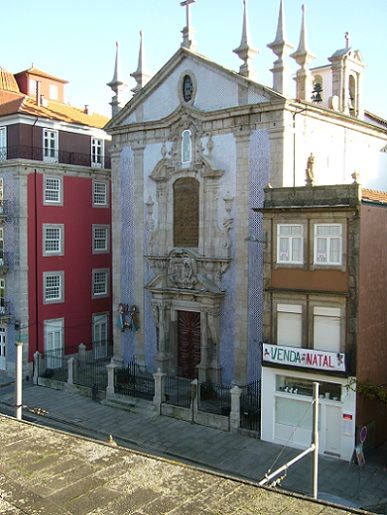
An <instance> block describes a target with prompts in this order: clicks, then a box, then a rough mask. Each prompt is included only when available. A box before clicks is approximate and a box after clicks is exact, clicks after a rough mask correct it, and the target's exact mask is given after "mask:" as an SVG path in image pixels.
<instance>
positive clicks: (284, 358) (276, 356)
mask: <svg viewBox="0 0 387 515" xmlns="http://www.w3.org/2000/svg"><path fill="white" fill-rule="evenodd" d="M263 361H266V362H268V363H277V364H278V365H290V366H292V367H304V368H312V369H318V370H326V371H327V372H329V371H331V372H334V371H335V372H338V371H340V372H345V354H344V353H342V352H325V351H323V350H313V349H299V348H295V347H281V346H280V345H271V344H270V343H264V344H263Z"/></svg>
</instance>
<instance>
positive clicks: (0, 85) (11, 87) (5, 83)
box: [0, 68, 20, 93]
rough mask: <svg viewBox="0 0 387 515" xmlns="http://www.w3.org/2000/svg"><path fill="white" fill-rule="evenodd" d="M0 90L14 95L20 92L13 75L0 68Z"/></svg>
mask: <svg viewBox="0 0 387 515" xmlns="http://www.w3.org/2000/svg"><path fill="white" fill-rule="evenodd" d="M0 90H5V91H13V92H15V93H19V91H20V90H19V86H18V84H17V82H16V79H15V77H14V75H13V74H12V73H11V72H9V71H8V70H5V69H4V68H0Z"/></svg>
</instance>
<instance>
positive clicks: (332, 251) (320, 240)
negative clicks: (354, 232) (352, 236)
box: [314, 224, 342, 265]
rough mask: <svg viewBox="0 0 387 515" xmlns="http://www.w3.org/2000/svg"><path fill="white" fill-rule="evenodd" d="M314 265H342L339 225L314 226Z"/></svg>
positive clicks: (340, 229) (340, 228)
mask: <svg viewBox="0 0 387 515" xmlns="http://www.w3.org/2000/svg"><path fill="white" fill-rule="evenodd" d="M314 264H315V265H341V264H342V225H341V224H316V225H315V226H314Z"/></svg>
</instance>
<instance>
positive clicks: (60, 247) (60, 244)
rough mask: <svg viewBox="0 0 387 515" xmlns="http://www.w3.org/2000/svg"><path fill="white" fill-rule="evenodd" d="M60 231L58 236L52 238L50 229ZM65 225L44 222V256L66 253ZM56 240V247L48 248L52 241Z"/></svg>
mask: <svg viewBox="0 0 387 515" xmlns="http://www.w3.org/2000/svg"><path fill="white" fill-rule="evenodd" d="M53 230H55V231H58V237H57V238H52V237H50V235H49V234H48V233H49V231H53ZM63 235H64V225H63V224H43V238H42V240H43V256H63V254H64V237H63ZM54 242H56V245H55V248H54V249H53V248H51V249H50V248H48V247H49V246H50V243H51V244H52V243H54Z"/></svg>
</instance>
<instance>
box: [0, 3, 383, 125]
mask: <svg viewBox="0 0 387 515" xmlns="http://www.w3.org/2000/svg"><path fill="white" fill-rule="evenodd" d="M279 1H280V0H248V4H247V5H248V15H249V26H250V36H251V41H250V44H251V45H252V46H254V47H255V48H258V49H259V53H258V54H257V55H256V56H255V57H254V59H253V61H252V63H251V64H252V68H253V69H254V72H255V74H256V80H257V82H260V83H261V84H264V85H266V86H270V87H271V86H272V74H271V72H270V68H271V67H272V65H273V61H274V60H275V56H274V54H273V53H272V51H271V50H270V49H269V48H267V46H266V45H267V44H268V43H270V42H272V41H273V40H274V39H275V34H276V29H277V20H278V9H279ZM303 2H304V3H305V4H306V7H307V11H306V20H307V39H308V47H309V50H310V51H311V52H312V53H313V54H314V55H315V56H316V59H315V60H314V61H313V62H312V63H311V64H310V66H311V67H313V66H320V65H324V64H328V61H327V58H328V57H329V56H330V55H332V54H333V53H334V52H335V51H336V50H337V49H339V48H343V47H344V46H345V39H344V33H345V32H347V31H348V32H349V33H350V37H351V46H352V47H353V48H354V49H356V50H357V49H358V50H360V53H361V55H362V58H363V60H364V62H365V63H366V68H365V71H364V105H365V108H366V109H367V110H369V111H371V112H373V113H375V114H378V115H379V116H382V117H384V118H386V119H387V101H386V94H385V93H386V90H387V88H386V85H387V57H386V54H387V52H386V49H387V28H386V19H387V0H367V1H365V0H309V1H306V2H305V0H285V13H286V26H287V34H288V40H289V41H290V42H291V43H292V44H293V45H294V46H295V48H296V47H297V45H298V41H299V34H300V24H301V4H302V3H303ZM242 15H243V0H196V2H195V3H194V4H192V5H191V24H192V27H193V28H194V30H195V41H196V51H197V52H199V53H200V54H202V55H204V56H206V57H207V58H209V59H211V60H213V61H216V62H217V63H218V64H220V65H222V66H224V67H226V68H229V69H231V70H234V71H238V70H239V66H240V64H241V61H240V60H239V58H238V57H237V56H236V55H235V54H234V53H233V52H232V50H233V49H234V48H237V47H238V46H239V44H240V40H241V33H242ZM1 17H2V24H1V30H0V49H1V51H0V67H2V68H5V69H7V70H9V71H11V72H13V73H17V72H19V71H22V70H25V69H27V68H29V67H30V66H31V64H32V63H33V65H34V66H35V67H37V68H40V69H41V70H44V71H45V72H47V73H49V74H51V75H55V76H57V77H60V78H62V79H65V80H68V81H69V84H68V85H67V86H66V89H65V100H66V102H69V103H71V104H73V105H76V106H79V107H83V106H84V105H85V104H88V105H89V106H90V108H91V109H92V110H93V111H95V112H98V113H100V114H105V115H107V116H109V115H110V112H111V111H110V109H111V108H110V106H109V102H110V100H111V97H112V94H113V93H112V91H111V90H110V88H108V86H106V83H107V82H109V81H110V80H111V79H112V77H113V70H114V59H115V48H116V47H115V44H116V41H118V42H119V48H120V68H121V77H120V78H121V80H123V81H124V82H126V83H127V84H128V89H127V98H128V99H129V98H130V96H129V95H130V94H131V93H130V89H131V88H133V87H134V86H135V81H134V79H133V78H132V77H130V73H132V72H134V71H135V70H136V68H137V61H138V49H139V31H140V30H142V31H143V38H144V55H145V63H146V71H147V72H148V73H149V74H150V75H154V74H155V73H156V72H157V71H158V70H159V69H160V68H161V67H162V66H163V64H165V63H166V62H167V61H168V59H169V58H170V57H171V56H172V55H173V54H174V53H175V52H176V51H177V50H178V48H179V47H180V44H181V41H182V35H181V30H182V28H183V27H184V25H185V8H183V7H181V6H180V0H115V1H113V2H107V1H106V0H65V1H62V2H53V0H49V1H48V0H39V2H35V3H34V2H31V1H27V0H18V1H14V2H6V1H5V0H2V6H1ZM289 64H290V65H291V71H292V72H294V73H295V71H296V70H297V66H296V63H295V62H294V60H293V59H290V60H289Z"/></svg>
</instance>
